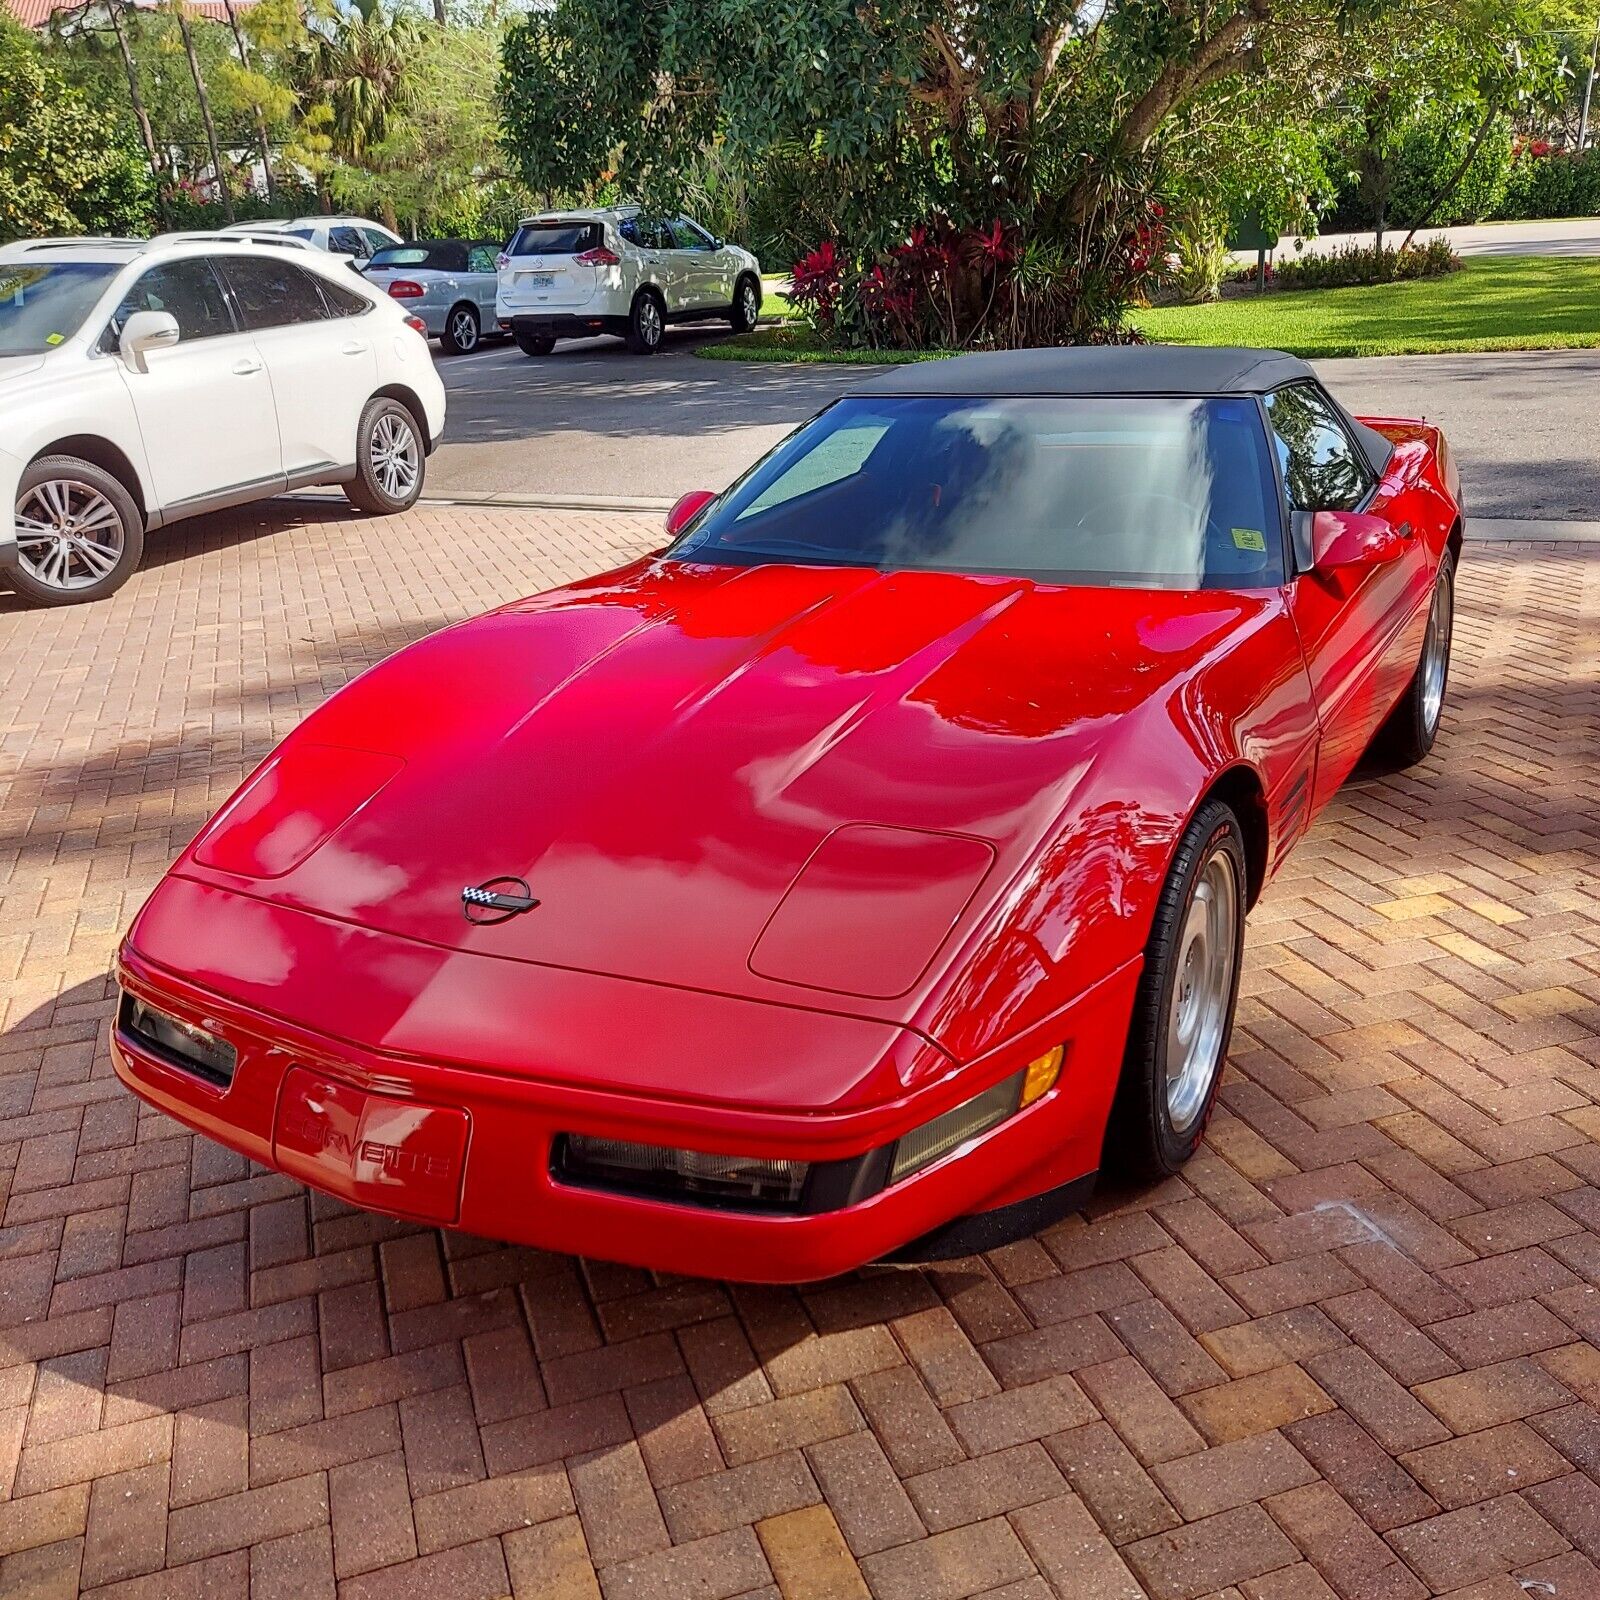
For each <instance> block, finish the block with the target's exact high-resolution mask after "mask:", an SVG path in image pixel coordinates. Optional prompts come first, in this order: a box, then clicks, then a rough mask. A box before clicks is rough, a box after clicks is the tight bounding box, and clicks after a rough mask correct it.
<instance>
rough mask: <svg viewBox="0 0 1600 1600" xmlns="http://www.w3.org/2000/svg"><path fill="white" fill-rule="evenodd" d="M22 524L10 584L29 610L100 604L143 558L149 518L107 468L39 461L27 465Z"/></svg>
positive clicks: (20, 499) (57, 459)
mask: <svg viewBox="0 0 1600 1600" xmlns="http://www.w3.org/2000/svg"><path fill="white" fill-rule="evenodd" d="M25 508H26V511H25ZM25 514H26V516H27V518H28V524H29V526H24V524H23V520H22V519H23V517H24V515H25ZM17 517H18V523H17V536H18V545H17V552H18V561H17V564H16V565H15V566H14V567H12V568H11V569H10V570H9V571H8V572H7V573H6V574H5V577H6V580H7V581H8V582H9V583H10V585H11V587H12V588H13V589H14V590H15V591H16V593H17V594H18V595H19V596H20V597H21V599H22V600H23V601H24V602H25V603H26V604H27V605H30V606H72V605H82V604H84V603H85V602H87V601H90V600H103V599H105V597H106V596H107V595H110V594H115V593H116V591H117V590H118V589H120V588H121V587H122V586H123V584H125V583H126V582H127V581H128V579H129V578H131V577H132V576H133V574H134V572H135V571H136V570H137V568H138V566H139V562H140V560H141V559H142V558H143V556H144V518H143V517H142V516H141V515H140V513H139V508H138V506H137V505H135V504H134V499H133V496H132V495H131V494H129V493H128V491H127V490H126V489H125V488H124V487H123V486H122V484H121V483H120V482H119V481H118V480H117V479H116V478H114V477H112V475H111V474H110V473H109V472H107V471H105V469H104V468H102V467H97V466H95V465H94V463H93V462H92V461H84V460H81V459H80V458H79V457H77V456H40V457H39V459H38V460H37V461H34V462H31V463H30V464H29V466H28V469H27V471H26V472H24V473H23V474H22V481H21V482H20V483H19V484H18V486H17ZM33 525H37V530H38V531H37V532H34V531H32V528H33ZM58 528H59V529H60V530H61V533H60V534H58V533H57V529H58ZM62 534H64V535H65V537H62V536H61V535H62ZM89 535H93V537H89ZM108 562H109V563H110V564H109V565H107V563H108Z"/></svg>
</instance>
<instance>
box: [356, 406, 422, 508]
mask: <svg viewBox="0 0 1600 1600" xmlns="http://www.w3.org/2000/svg"><path fill="white" fill-rule="evenodd" d="M403 440H408V441H409V443H408V444H403V443H401V441H403ZM401 458H403V461H404V462H405V463H409V469H410V470H409V472H407V471H405V470H403V467H402V464H401ZM427 470H428V457H427V449H426V447H425V446H424V444H423V435H422V426H421V424H420V423H419V422H418V421H417V419H416V418H415V417H414V416H412V414H411V412H410V411H409V410H408V409H407V408H406V407H405V406H403V405H401V404H400V402H399V401H398V400H393V399H390V398H389V397H388V396H387V395H378V396H377V397H375V398H374V399H371V400H369V401H368V402H367V408H366V410H365V411H363V412H362V413H361V421H360V423H359V424H358V426H357V428H356V475H355V477H354V478H352V479H351V480H350V482H349V483H347V484H345V485H344V492H345V498H346V499H347V500H349V502H350V504H351V505H353V506H355V507H357V508H358V509H359V510H361V511H370V512H371V513H372V514H373V515H374V516H379V517H390V516H393V515H394V514H395V513H396V512H398V511H404V510H406V509H407V508H408V507H410V506H413V505H415V504H416V502H417V496H418V495H420V494H421V493H422V482H423V479H424V477H425V476H426V475H427Z"/></svg>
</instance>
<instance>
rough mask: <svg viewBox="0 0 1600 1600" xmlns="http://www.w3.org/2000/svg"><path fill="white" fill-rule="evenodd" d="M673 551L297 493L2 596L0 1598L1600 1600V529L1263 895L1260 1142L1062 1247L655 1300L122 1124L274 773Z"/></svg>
mask: <svg viewBox="0 0 1600 1600" xmlns="http://www.w3.org/2000/svg"><path fill="white" fill-rule="evenodd" d="M655 537H656V529H655V526H654V524H653V522H652V523H646V522H642V521H639V520H637V519H635V520H628V519H622V518H614V519H609V520H605V521H602V520H599V519H595V518H583V517H578V516H556V515H543V514H541V515H537V516H535V515H532V514H525V513H512V512H496V513H487V512H483V513H480V512H461V511H454V510H448V509H438V508H436V509H431V510H426V511H422V512H418V513H416V514H414V515H412V516H410V517H409V518H406V519H403V520H401V521H397V522H376V521H374V522H360V521H352V522H346V521H342V520H337V519H336V517H335V514H334V513H332V512H331V511H328V512H318V511H312V512H309V513H307V514H306V516H305V518H304V520H297V518H296V515H295V514H294V513H293V512H291V511H290V510H288V509H286V508H284V507H282V506H279V507H276V508H268V509H267V510H265V511H261V512H258V513H249V514H243V515H239V516H236V517H232V518H227V519H218V520H214V521H210V522H207V523H205V524H203V525H200V526H199V527H196V528H193V529H191V530H189V531H187V532H185V533H182V534H180V535H178V536H175V537H168V538H164V539H161V540H158V541H157V560H158V561H159V562H161V563H162V564H160V565H157V566H153V567H152V568H150V569H149V570H147V571H145V572H144V573H142V574H141V575H140V576H139V577H138V578H136V579H135V581H134V582H133V583H131V584H130V585H129V586H128V587H127V588H126V589H125V590H124V591H123V592H122V593H121V595H119V596H118V597H117V598H116V599H115V600H114V601H112V602H110V603H108V604H105V605H101V606H97V607H93V608H83V609H78V610H73V611H67V612H57V613H53V614H38V613H22V612H20V611H15V610H9V609H6V608H5V603H4V602H0V763H3V765H0V782H3V783H4V784H5V785H6V790H5V791H4V811H3V820H0V872H8V873H9V877H10V883H9V888H8V889H7V891H6V897H5V899H4V901H3V904H0V1112H3V1113H4V1121H0V1207H3V1226H0V1594H3V1595H4V1596H6V1597H7V1600H19V1597H22V1596H28V1597H30V1600H32V1597H38V1596H47V1595H48V1596H54V1595H57V1594H72V1593H73V1592H75V1591H76V1590H77V1589H79V1588H80V1587H81V1588H82V1589H85V1590H93V1591H96V1592H97V1593H106V1594H114V1595H117V1596H126V1597H129V1600H132V1597H135V1596H138V1597H144V1596H148V1597H152V1600H154V1597H158V1596H159V1597H163V1600H164V1597H168V1596H173V1597H183V1596H202V1595H203V1596H216V1597H228V1596H235V1595H239V1596H242V1595H244V1594H246V1592H248V1593H249V1594H250V1595H252V1596H253V1597H255V1600H267V1597H275V1596H280V1595H282V1596H292V1597H294V1600H316V1597H320V1596H326V1595H332V1594H334V1592H335V1586H336V1585H337V1591H338V1593H339V1595H340V1596H343V1597H347V1600H356V1597H367V1596H381V1595H394V1596H402V1595H403V1596H413V1595H414V1596H423V1597H426V1600H450V1597H452V1596H458V1595H459V1596H477V1595H501V1594H505V1593H508V1592H514V1593H515V1594H516V1595H518V1596H521V1597H528V1596H538V1597H540V1600H556V1597H560V1600H569V1597H581V1596H594V1595H595V1594H596V1593H597V1592H598V1593H600V1594H603V1595H604V1596H605V1597H606V1600H621V1597H624V1596H626V1597H639V1600H675V1597H678V1596H696V1597H702V1600H703V1597H724V1596H736V1595H747V1594H748V1595H752V1596H755V1595H760V1596H775V1595H780V1594H781V1595H782V1596H784V1597H786V1600H795V1597H800V1596H808V1597H809V1596H825V1597H828V1600H835V1597H839V1600H848V1597H852V1596H863V1595H867V1594H870V1595H873V1596H875V1597H877V1600H955V1597H960V1596H971V1595H976V1594H986V1595H990V1596H992V1597H998V1596H1005V1597H1006V1600H1048V1597H1050V1596H1056V1597H1060V1600H1069V1597H1070V1600H1122V1597H1131V1596H1134V1595H1137V1594H1139V1593H1140V1592H1141V1590H1143V1591H1145V1592H1147V1593H1148V1594H1149V1595H1151V1596H1153V1597H1157V1600H1168V1597H1176V1596H1185V1597H1187V1596H1199V1595H1204V1594H1209V1593H1212V1592H1214V1591H1215V1592H1220V1594H1222V1595H1224V1596H1226V1597H1227V1600H1316V1597H1321V1600H1327V1597H1328V1596H1329V1595H1330V1593H1331V1594H1334V1595H1338V1596H1340V1597H1341V1600H1368V1597H1371V1600H1410V1597H1413V1596H1423V1595H1443V1594H1453V1595H1458V1596H1461V1597H1466V1596H1471V1597H1472V1600H1502V1597H1510V1600H1520V1597H1521V1596H1522V1595H1523V1594H1524V1593H1532V1594H1535V1595H1542V1594H1553V1595H1556V1596H1558V1597H1559V1600H1569V1597H1570V1600H1594V1597H1596V1596H1600V1569H1597V1568H1596V1566H1595V1565H1592V1564H1591V1562H1592V1561H1594V1560H1597V1559H1600V1483H1597V1475H1600V1409H1597V1407H1600V1351H1597V1350H1596V1348H1595V1345H1594V1344H1593V1343H1592V1342H1591V1341H1592V1340H1593V1339H1594V1337H1595V1335H1596V1333H1597V1332H1600V1289H1597V1287H1596V1285H1600V1146H1597V1144H1596V1135H1597V1134H1600V1111H1597V1109H1596V1102H1597V1101H1600V977H1597V974H1600V891H1597V886H1596V874H1597V861H1596V851H1597V848H1600V818H1597V811H1596V807H1597V802H1600V781H1597V776H1596V773H1597V768H1596V764H1595V762H1596V754H1597V751H1600V691H1597V688H1596V674H1597V671H1600V547H1587V548H1586V547H1580V546H1568V547H1565V548H1563V549H1559V550H1556V549H1552V550H1547V551H1540V550H1522V551H1517V550H1513V549H1509V548H1506V547H1498V548H1493V549H1484V548H1476V549H1471V550H1470V552H1469V559H1468V561H1467V563H1466V565H1465V567H1464V569H1463V573H1462V585H1461V603H1462V607H1463V612H1464V615H1463V617H1462V620H1461V627H1460V631H1459V636H1458V638H1459V645H1458V656H1457V676H1456V682H1455V688H1454V693H1453V697H1452V701H1451V704H1450V708H1449V720H1448V723H1447V730H1446V733H1445V736H1444V738H1443V741H1442V743H1441V746H1440V749H1439V751H1438V752H1437V753H1436V755H1435V757H1434V758H1433V759H1432V760H1430V761H1429V762H1428V763H1427V764H1426V765H1425V766H1423V767H1422V768H1421V769H1420V770H1418V771H1416V772H1413V773H1411V774H1409V775H1406V776H1402V777H1396V778H1384V777H1381V776H1379V777H1368V778H1365V779H1362V780H1358V781H1357V782H1356V783H1355V784H1354V785H1352V787H1351V788H1350V789H1349V790H1348V791H1347V792H1346V793H1345V794H1344V796H1343V797H1342V798H1341V800H1340V801H1339V803H1338V805H1337V806H1336V807H1335V808H1334V811H1333V813H1332V815H1331V816H1330V817H1328V818H1327V819H1325V820H1324V821H1323V822H1322V823H1321V824H1320V826H1319V827H1318V829H1317V830H1316V832H1315V833H1314V835H1313V836H1312V837H1311V838H1310V839H1309V840H1308V841H1307V842H1306V843H1305V844H1304V845H1303V846H1302V847H1301V849H1300V851H1299V853H1298V855H1297V857H1296V859H1295V861H1294V863H1293V864H1292V866H1291V868H1290V869H1289V870H1288V873H1287V876H1286V877H1285V878H1284V879H1283V880H1282V881H1280V882H1279V883H1278V884H1277V886H1276V887H1275V888H1274V889H1273V890H1272V892H1271V894H1270V895H1269V896H1268V898H1267V899H1266V901H1265V902H1264V904H1263V905H1262V906H1261V907H1260V908H1259V909H1258V910H1257V912H1256V914H1255V915H1254V917H1253V918H1252V921H1251V937H1250V947H1249V962H1248V972H1247V985H1246V998H1245V1000H1244V1002H1243V1004H1242V1007H1241V1011H1240V1018H1239V1023H1240V1026H1239V1030H1238V1033H1237V1034H1236V1037H1235V1043H1234V1052H1233V1059H1232V1066H1231V1069H1230V1073H1229V1077H1228V1082H1227V1086H1226V1088H1225V1090H1224V1093H1223V1100H1224V1109H1223V1110H1221V1111H1220V1112H1219V1113H1218V1115H1217V1118H1216V1122H1215V1125H1214V1127H1213V1129H1212V1132H1211V1137H1210V1142H1209V1148H1208V1150H1207V1151H1206V1152H1205V1153H1204V1154H1203V1155H1202V1157H1201V1158H1200V1159H1198V1160H1197V1161H1196V1162H1195V1163H1194V1164H1193V1166H1192V1167H1191V1168H1190V1169H1189V1170H1188V1172H1187V1173H1186V1174H1185V1176H1184V1178H1183V1180H1182V1181H1175V1182H1172V1183H1170V1184H1168V1185H1166V1186H1165V1187H1164V1188H1162V1189H1160V1190H1158V1191H1155V1192H1148V1193H1127V1192H1119V1193H1112V1194H1108V1195H1105V1196H1104V1197H1103V1198H1102V1199H1101V1200H1100V1201H1099V1202H1097V1204H1096V1206H1095V1208H1094V1212H1093V1215H1092V1216H1091V1217H1090V1218H1089V1219H1087V1220H1084V1219H1074V1220H1072V1221H1070V1222H1069V1223H1067V1224H1065V1225H1064V1226H1061V1227H1058V1228H1056V1229H1054V1230H1052V1231H1051V1232H1049V1233H1048V1234H1046V1235H1044V1236H1043V1237H1041V1238H1039V1239H1037V1240H1031V1241H1028V1242H1025V1243H1021V1244H1017V1245H1014V1246H1012V1247H1010V1248H1008V1249H1005V1250H1000V1251H997V1252H995V1253H994V1254H993V1255H992V1256H989V1257H987V1258H985V1259H981V1260H971V1261H967V1262H962V1263H958V1264H953V1265H950V1266H948V1267H944V1268H942V1269H940V1270H938V1271H936V1272H931V1271H930V1272H924V1271H920V1270H883V1271H874V1272H869V1273H864V1274H862V1275H860V1276H859V1277H856V1278H853V1279H850V1280H847V1281H842V1282H836V1283H830V1284H826V1285H822V1286H818V1287H814V1288H809V1289H806V1290H803V1291H800V1292H798V1293H791V1292H786V1291H775V1290H766V1289H763V1290H749V1289H744V1288H738V1287H733V1286H728V1285H724V1284H719V1283H710V1282H694V1281H687V1280H675V1281H658V1280H655V1279H652V1278H651V1277H650V1276H649V1275H648V1274H645V1273H642V1272H637V1271H632V1270H628V1269H625V1268H619V1267H615V1266H608V1265H605V1264H603V1263H586V1262H581V1261H574V1260H568V1259H565V1258H562V1257H555V1256H546V1255H541V1254H539V1253H537V1252H533V1251H527V1250H514V1249H509V1248H506V1247H503V1246H500V1245H496V1244H493V1243H489V1242H486V1241H483V1240H478V1239H470V1238H464V1237H457V1236H452V1235H440V1234H437V1233H432V1232H423V1231H419V1230H417V1229H416V1228H413V1227H408V1226H401V1225H397V1224H394V1223H391V1222H388V1221H385V1220H383V1219H381V1218H378V1217H373V1216H368V1215H365V1214H361V1213H357V1212H353V1211H350V1210H348V1209H346V1208H345V1207H344V1206H342V1205H338V1204H334V1203H332V1202H329V1201H327V1200H325V1199H323V1198H320V1197H318V1196H315V1195H308V1194H307V1193H306V1191H305V1190H304V1189H302V1188H301V1187H300V1186H298V1185H297V1184H294V1183H290V1182H287V1181H285V1180H284V1179H282V1178H279V1177H276V1176H273V1175H270V1174H264V1173H262V1172H260V1171H252V1170H249V1169H247V1167H246V1165H245V1163H243V1162H242V1161H240V1160H238V1159H236V1158H235V1157H233V1156H232V1155H229V1154H228V1153H226V1152H224V1151H222V1150H220V1149H218V1148H217V1147H215V1146H213V1145H210V1144H207V1143H205V1142H203V1141H201V1140H198V1139H194V1138H191V1137H190V1136H189V1135H188V1134H187V1133H185V1132H183V1130H181V1129H180V1128H178V1127H177V1126H176V1125H174V1124H173V1123H171V1122H168V1121H166V1120H164V1119H163V1118H162V1117H160V1116H157V1115H153V1114H150V1113H141V1112H140V1111H139V1108H138V1107H137V1106H136V1104H135V1103H134V1101H133V1100H132V1099H130V1098H129V1097H128V1096H127V1095H125V1094H124V1093H122V1091H121V1090H120V1089H119V1087H118V1085H117V1083H116V1080H115V1079H114V1077H113V1076H112V1072H111V1067H110V1062H109V1060H108V1059H107V1052H106V1044H105V1025H106V1014H107V1000H108V987H107V981H106V976H105V974H106V968H107V962H108V959H109V957H110V956H111V953H112V950H113V948H114V944H115V940H116V938H117V935H118V932H119V930H120V929H121V928H122V927H123V926H124V925H125V924H126V922H127V921H128V918H129V917H130V916H131V914H132V912H133V911H134V909H135V907H136V906H137V904H138V902H139V900H140V898H141V896H142V895H143V894H144V893H145V891H146V890H147V889H148V887H149V886H150V885H151V884H152V883H153V882H154V880H155V878H156V876H157V874H158V873H159V872H160V871H161V869H162V868H163V867H164V866H165V864H166V862H167V861H168V859H169V858H170V857H171V855H172V854H173V853H174V852H175V851H176V850H177V849H178V847H179V846H180V845H181V844H182V843H183V842H184V841H185V840H186V839H187V838H188V837H189V836H190V834H191V833H192V832H193V830H194V829H195V828H196V827H197V826H198V825H199V823H200V822H201V821H202V820H203V819H204V817H205V816H206V815H207V813H208V812H209V811H210V810H211V809H212V808H213V807H214V806H215V805H216V804H217V803H218V802H220V800H221V799H222V798H223V796H224V795H225V794H226V792H227V791H228V790H229V789H230V788H231V787H232V786H233V784H234V783H235V782H236V781H237V780H238V779H239V777H240V776H241V775H242V774H243V773H244V772H245V770H246V769H247V768H248V767H249V766H250V765H251V763H252V762H253V761H254V760H255V759H256V758H257V757H258V756H259V755H260V754H262V753H263V752H264V751H265V750H266V749H267V747H268V746H269V745H270V744H271V742H272V741H273V740H274V739H275V738H277V737H278V736H279V735H281V734H283V733H284V732H286V731H287V730H288V728H289V727H291V726H292V725H293V724H294V722H295V721H296V720H297V719H298V718H299V717H300V716H301V715H302V714H303V713H304V712H305V711H306V710H308V709H309V708H310V707H311V706H312V705H314V704H315V703H316V702H317V701H318V700H320V699H321V698H322V697H323V696H324V695H326V694H327V693H328V692H329V691H330V690H332V689H334V688H335V687H337V686H338V685H339V684H340V683H342V682H344V681H345V680H346V679H347V678H349V677H350V676H351V675H352V674H353V673H355V672H356V671H358V670H359V669H360V668H361V667H363V666H364V665H366V664H367V663H368V662H370V661H371V660H373V659H375V658H376V657H378V656H381V655H382V654H384V653H385V652H387V651H389V650H391V649H393V648H394V647H396V646H397V645H399V644H401V643H403V642H405V641H406V640H408V639H410V638H412V637H414V636H416V635H418V634H420V633H422V632H424V631H426V630H427V629H430V628H432V627H434V626H436V625H438V624H440V623H442V622H444V621H447V620H449V619H450V618H453V617H456V616H459V615H462V614H464V613H466V612H469V611H472V610H474V609H477V608H480V607H482V606H484V605H485V604H487V603H488V602H490V601H491V600H493V599H494V598H496V597H497V596H503V595H506V594H510V593H513V592H517V591H523V590H528V589H532V588H534V587H537V586H539V585H542V584H545V583H547V582H550V581H552V580H555V579H558V578H564V577H567V576H570V575H573V574H576V573H578V572H580V571H582V570H586V569H592V568H595V567H599V566H602V565H605V564H607V563H608V562H610V561H612V560H613V559H615V558H616V557H617V556H618V555H620V554H621V553H623V552H624V551H627V550H630V549H638V548H642V547H644V546H645V545H646V544H648V543H649V542H651V541H652V540H654V538H655ZM1519 1580H1521V1582H1519ZM102 1586H111V1587H110V1588H103V1587H102ZM1525 1586H1526V1587H1525Z"/></svg>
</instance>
